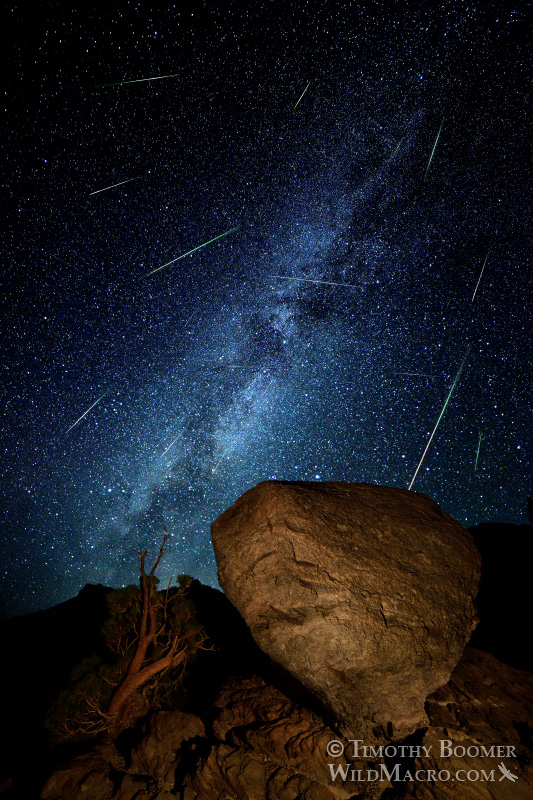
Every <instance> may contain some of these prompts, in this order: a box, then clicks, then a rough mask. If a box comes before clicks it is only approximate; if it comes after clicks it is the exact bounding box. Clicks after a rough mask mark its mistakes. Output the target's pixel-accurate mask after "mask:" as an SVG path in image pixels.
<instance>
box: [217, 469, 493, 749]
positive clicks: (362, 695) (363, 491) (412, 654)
mask: <svg viewBox="0 0 533 800" xmlns="http://www.w3.org/2000/svg"><path fill="white" fill-rule="evenodd" d="M212 535H213V544H214V549H215V555H216V558H217V564H218V575H219V581H220V585H221V586H222V588H223V589H224V592H225V593H226V595H227V597H228V598H229V600H230V601H231V602H232V603H233V605H234V606H235V607H236V608H237V609H238V611H239V612H240V613H241V614H242V616H243V617H244V619H245V621H246V623H247V624H248V627H249V628H250V631H251V633H252V635H253V637H254V639H255V640H256V642H257V643H258V645H259V646H260V647H261V648H262V649H263V650H264V652H265V653H267V655H269V656H270V658H272V659H273V660H274V661H275V662H277V663H278V664H280V665H281V666H283V667H284V668H285V669H286V670H288V671H289V672H290V673H291V674H292V675H293V676H294V677H295V678H297V679H298V680H299V681H300V682H301V683H302V684H303V685H304V686H305V687H307V688H308V689H309V690H310V691H311V692H312V693H313V694H314V695H315V696H316V697H317V698H318V699H319V700H320V702H321V703H322V704H323V706H324V707H325V708H326V709H327V711H328V712H329V714H330V716H331V717H332V718H333V721H334V722H335V723H336V725H337V726H338V727H339V729H340V730H341V732H342V733H343V735H345V736H354V737H355V738H364V739H365V740H366V741H370V740H372V739H377V740H379V739H381V738H383V737H385V738H393V739H398V738H401V737H403V736H406V735H407V734H409V733H412V732H413V731H414V730H415V729H416V728H418V727H421V726H423V725H425V724H427V716H426V713H425V711H424V702H425V700H426V698H427V696H428V695H429V694H431V692H433V691H435V689H437V688H438V687H439V686H442V685H444V684H445V683H446V682H447V681H448V679H449V677H450V674H451V672H452V670H453V668H454V667H455V665H456V664H457V662H458V661H459V658H460V656H461V653H462V652H463V649H464V646H465V644H466V643H467V641H468V639H469V637H470V634H471V632H472V630H473V628H474V627H475V624H476V618H475V606H474V600H475V596H476V592H477V587H478V581H479V570H480V558H479V554H478V552H477V550H476V548H475V547H474V544H473V542H472V538H471V536H470V534H469V533H468V532H467V531H466V530H464V529H463V528H462V527H461V526H460V525H459V524H458V523H457V522H455V521H454V520H453V519H452V518H451V517H449V516H448V515H447V514H445V513H443V512H442V511H441V509H440V508H439V507H438V506H437V505H436V504H435V503H434V502H433V501H432V500H430V499H429V498H427V497H425V496H424V495H421V494H417V493H415V492H410V491H407V490H403V489H391V488H385V487H380V486H371V485H366V484H350V483H289V482H284V481H265V482H263V483H260V484H259V485H258V486H256V487H255V488H254V489H251V490H250V491H248V492H246V493H245V494H244V495H243V496H242V497H241V498H239V500H237V502H236V503H235V504H234V505H233V506H232V507H231V508H229V509H228V510H227V511H225V512H224V513H223V514H222V515H221V516H220V517H218V519H217V520H216V521H215V522H214V523H213V526H212Z"/></svg>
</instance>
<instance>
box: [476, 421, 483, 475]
mask: <svg viewBox="0 0 533 800" xmlns="http://www.w3.org/2000/svg"><path fill="white" fill-rule="evenodd" d="M482 439H483V433H482V432H481V431H480V432H479V441H478V443H477V452H476V463H475V464H474V472H477V462H478V461H479V448H480V447H481V440H482Z"/></svg>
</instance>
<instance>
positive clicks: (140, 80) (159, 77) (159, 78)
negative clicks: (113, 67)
mask: <svg viewBox="0 0 533 800" xmlns="http://www.w3.org/2000/svg"><path fill="white" fill-rule="evenodd" d="M178 75H179V72H174V73H173V74H172V75H157V76H156V77H155V78H137V79H136V80H134V81H116V82H115V83H97V84H96V85H95V87H94V88H95V89H104V88H105V87H106V86H123V85H124V84H125V83H143V82H144V81H162V80H163V78H176V77H177V76H178Z"/></svg>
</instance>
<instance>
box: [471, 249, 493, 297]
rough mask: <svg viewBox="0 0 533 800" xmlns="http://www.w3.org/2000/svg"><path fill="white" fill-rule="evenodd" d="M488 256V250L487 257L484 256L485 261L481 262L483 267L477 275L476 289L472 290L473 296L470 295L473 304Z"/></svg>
mask: <svg viewBox="0 0 533 800" xmlns="http://www.w3.org/2000/svg"><path fill="white" fill-rule="evenodd" d="M489 254H490V250H489V252H488V253H487V255H486V256H485V261H484V262H483V266H482V267H481V272H480V273H479V278H478V281H477V283H476V288H475V289H474V294H473V295H472V303H473V302H474V297H475V296H476V294H477V290H478V286H479V284H480V282H481V276H482V275H483V270H484V269H485V264H486V263H487V259H488V257H489Z"/></svg>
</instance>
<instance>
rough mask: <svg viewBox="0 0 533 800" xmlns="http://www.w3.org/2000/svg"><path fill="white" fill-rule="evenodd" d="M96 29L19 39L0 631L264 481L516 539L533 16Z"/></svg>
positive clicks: (6, 280) (129, 6)
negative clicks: (381, 489) (381, 497)
mask: <svg viewBox="0 0 533 800" xmlns="http://www.w3.org/2000/svg"><path fill="white" fill-rule="evenodd" d="M97 5H99V6H101V7H100V8H93V9H87V10H81V9H79V8H78V10H71V9H69V8H68V7H65V4H62V3H59V2H57V0H56V1H55V2H49V3H37V4H32V5H31V7H30V6H29V5H28V4H23V3H15V4H14V5H13V6H12V7H11V8H8V9H7V12H6V13H7V22H6V28H7V30H8V33H9V42H10V45H9V56H10V69H9V74H8V80H7V94H6V110H7V132H6V133H7V135H6V139H5V142H6V145H5V153H6V156H7V166H6V168H5V170H4V175H3V182H4V196H5V197H6V199H7V210H6V211H5V213H4V219H3V222H4V228H5V232H6V237H5V245H4V267H3V284H4V285H3V289H4V300H3V326H2V327H3V333H2V349H3V357H2V360H1V370H2V380H1V392H2V403H1V412H0V413H1V417H2V450H3V453H2V461H1V467H0V470H1V480H0V491H1V505H0V508H1V511H0V513H1V519H2V531H3V540H4V543H3V545H2V567H3V569H2V587H1V588H2V598H3V602H2V609H3V611H4V613H17V612H18V613H20V612H25V611H29V610H35V609H38V608H43V607H46V606H49V605H51V604H53V603H56V602H59V601H61V600H64V599H66V598H67V597H69V596H71V595H73V594H75V593H76V592H77V591H79V589H80V587H81V586H83V585H84V584H85V583H86V582H92V583H97V582H101V583H104V584H108V585H115V586H119V585H122V584H125V583H128V582H131V581H135V580H136V575H137V569H138V563H137V549H138V548H139V547H143V548H144V547H148V548H149V549H150V553H153V554H154V555H155V554H156V552H157V549H158V545H159V541H160V536H161V533H162V529H163V526H166V527H167V529H168V530H169V531H170V533H171V537H170V539H169V546H168V549H167V552H166V554H165V556H164V559H163V562H162V564H161V567H160V569H159V573H160V577H161V579H162V580H163V581H166V580H168V578H169V577H170V576H171V575H174V576H175V575H176V574H178V573H189V574H191V575H193V576H195V577H197V578H199V579H200V580H201V581H204V582H206V583H210V584H212V585H216V566H215V561H214V556H213V551H212V546H211V539H210V530H209V526H210V523H211V522H212V521H213V520H214V519H215V518H216V517H217V515H218V514H220V513H221V512H222V511H223V510H224V509H226V508H227V507H228V506H229V505H230V504H232V503H233V502H234V501H235V500H236V498H237V497H238V496H239V495H240V494H242V493H243V492H244V491H245V490H246V489H248V488H250V487H251V486H253V485H255V484H256V483H258V482H259V481H261V480H264V479H269V478H275V479H280V480H311V481H315V480H316V481H339V480H345V481H356V482H370V483H379V484H384V485H388V486H398V487H404V488H407V487H409V486H410V485H411V484H412V488H413V490H414V491H420V492H423V493H425V494H427V495H429V496H430V497H432V498H433V499H435V500H436V501H437V503H439V504H440V505H441V507H442V508H443V509H444V510H445V511H447V512H448V513H450V514H452V516H454V517H455V518H456V519H457V520H458V521H459V522H460V523H461V524H463V525H465V526H470V525H474V524H477V523H480V522H484V521H490V520H494V521H501V522H514V523H522V522H525V521H526V519H527V506H526V498H527V494H528V491H530V483H529V481H530V476H531V448H532V435H531V424H530V405H529V402H530V389H531V385H532V367H531V360H530V353H531V342H530V339H529V335H528V331H530V330H531V328H532V327H533V320H532V310H531V309H532V308H533V302H532V301H533V296H532V295H533V290H532V285H533V283H532V280H531V273H532V271H531V244H530V238H531V236H530V234H531V222H532V220H531V213H530V209H531V207H532V205H533V202H532V201H533V198H532V188H531V186H532V184H531V180H530V175H531V149H530V142H531V78H532V71H533V70H532V67H531V64H532V58H531V51H530V46H529V44H528V37H527V36H525V35H524V34H525V31H526V30H527V28H526V20H527V12H528V5H529V4H528V3H526V2H516V3H514V4H511V5H504V4H494V3H486V2H483V3H481V2H479V3H474V2H455V1H454V0H451V1H450V2H447V3H439V4H437V3H435V4H431V3H427V2H426V3H424V2H422V3H414V2H412V3H410V2H406V3H398V4H396V6H397V7H396V10H394V11H392V12H391V11H389V10H388V7H387V5H386V4H380V3H370V2H367V3H360V4H357V3H348V2H346V3H341V2H335V0H333V2H327V3H325V2H301V3H300V2H298V3H296V2H288V3H287V2H284V0H283V1H282V0H272V2H264V1H263V0H259V1H258V2H254V3H250V2H244V1H243V2H240V1H237V0H234V1H233V2H222V3H213V2H210V0H204V2H202V3H199V2H195V3H191V4H190V5H189V4H187V3H185V4H183V3H176V4H175V5H169V6H168V7H167V8H165V9H163V10H159V11H152V10H150V8H149V4H144V3H133V2H131V3H110V4H107V6H106V7H104V4H97ZM461 367H462V369H461ZM452 390H453V391H452ZM432 432H434V436H433V439H432V441H431V444H430V446H429V448H428V449H427V452H426V454H425V457H424V459H423V461H422V463H421V457H422V455H423V453H424V450H425V448H426V445H427V443H428V441H429V439H430V437H431V434H432ZM418 467H419V469H418ZM417 469H418V471H417ZM415 473H416V479H415V480H414V482H413V477H414V476H415Z"/></svg>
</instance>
